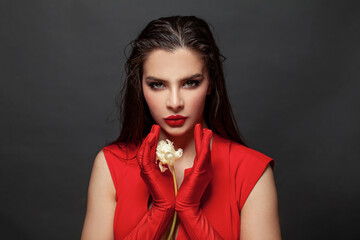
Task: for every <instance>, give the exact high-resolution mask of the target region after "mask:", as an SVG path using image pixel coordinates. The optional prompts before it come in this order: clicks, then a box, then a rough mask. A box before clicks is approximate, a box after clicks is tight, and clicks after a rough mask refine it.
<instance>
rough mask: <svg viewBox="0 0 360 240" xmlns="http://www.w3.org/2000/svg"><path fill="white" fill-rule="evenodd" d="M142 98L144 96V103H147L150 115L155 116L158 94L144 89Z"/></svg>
mask: <svg viewBox="0 0 360 240" xmlns="http://www.w3.org/2000/svg"><path fill="white" fill-rule="evenodd" d="M144 98H145V101H146V103H147V105H148V107H149V110H150V113H151V115H152V116H153V117H154V118H155V116H156V113H157V112H159V111H158V108H159V105H160V104H159V99H158V96H157V95H154V94H151V93H149V92H146V91H145V92H144ZM154 115H155V116H154Z"/></svg>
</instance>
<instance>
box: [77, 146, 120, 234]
mask: <svg viewBox="0 0 360 240" xmlns="http://www.w3.org/2000/svg"><path fill="white" fill-rule="evenodd" d="M115 207H116V200H115V187H114V184H113V182H112V178H111V174H110V171H109V168H108V166H107V162H106V159H105V155H104V153H103V151H100V152H99V153H98V154H97V155H96V157H95V161H94V165H93V169H92V173H91V177H90V183H89V188H88V200H87V208H86V217H85V222H84V227H83V231H82V236H81V239H112V238H113V220H114V212H115Z"/></svg>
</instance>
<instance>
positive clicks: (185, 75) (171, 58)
mask: <svg viewBox="0 0 360 240" xmlns="http://www.w3.org/2000/svg"><path fill="white" fill-rule="evenodd" d="M142 87H143V93H144V97H145V100H146V102H147V104H148V106H149V109H150V112H151V115H152V117H153V118H154V120H155V121H156V123H157V124H159V125H160V127H161V129H162V130H163V131H165V132H166V135H169V136H174V137H176V136H181V135H184V134H186V133H189V131H191V132H192V131H193V129H194V126H195V124H196V123H202V124H203V125H204V124H205V121H204V118H203V112H204V106H205V99H206V95H207V94H209V93H210V88H209V79H208V75H207V71H206V67H205V65H204V63H203V60H202V59H201V57H200V56H199V55H198V54H197V53H195V52H194V51H191V50H189V49H185V48H178V49H176V50H175V51H173V52H170V51H166V50H162V49H157V50H154V51H152V52H151V53H150V54H149V55H148V57H147V58H146V60H145V62H144V65H143V78H142ZM135 107H136V106H135Z"/></svg>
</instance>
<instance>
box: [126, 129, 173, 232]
mask: <svg viewBox="0 0 360 240" xmlns="http://www.w3.org/2000/svg"><path fill="white" fill-rule="evenodd" d="M159 133H160V127H159V126H158V125H153V127H152V129H151V132H150V133H149V134H148V135H147V137H146V138H145V140H144V141H143V143H142V145H141V147H140V149H139V152H138V154H137V160H138V163H139V166H140V169H141V172H140V175H141V177H142V179H143V180H144V182H145V183H146V186H147V187H148V189H149V192H150V194H151V197H152V200H153V205H152V208H151V209H150V210H149V211H147V213H146V214H145V215H144V217H143V218H142V219H141V221H140V222H139V224H138V225H137V226H136V227H135V228H134V229H133V230H132V231H131V232H130V233H129V234H128V235H127V236H126V237H125V239H160V238H161V236H162V234H163V233H164V231H165V229H166V227H167V226H168V224H169V222H170V220H171V218H172V217H173V215H174V212H175V208H174V205H175V192H174V186H173V181H172V176H171V174H169V172H167V173H161V172H160V169H159V166H157V165H156V164H155V153H156V146H157V142H158V138H159Z"/></svg>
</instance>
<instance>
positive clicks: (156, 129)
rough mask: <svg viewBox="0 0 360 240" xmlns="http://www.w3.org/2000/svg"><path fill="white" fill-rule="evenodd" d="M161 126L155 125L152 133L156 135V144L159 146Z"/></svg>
mask: <svg viewBox="0 0 360 240" xmlns="http://www.w3.org/2000/svg"><path fill="white" fill-rule="evenodd" d="M160 130H161V129H160V126H159V125H156V124H154V125H153V126H152V128H151V132H152V133H153V134H154V136H155V144H157V142H158V139H159V136H160Z"/></svg>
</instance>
